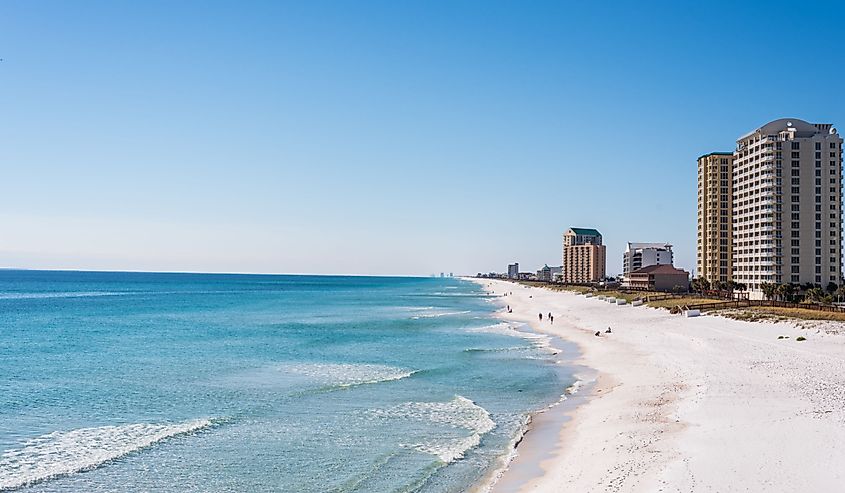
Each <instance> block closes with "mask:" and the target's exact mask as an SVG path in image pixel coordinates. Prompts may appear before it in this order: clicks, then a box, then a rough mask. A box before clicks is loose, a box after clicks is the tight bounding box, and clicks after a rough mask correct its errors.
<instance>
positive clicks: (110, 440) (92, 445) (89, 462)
mask: <svg viewBox="0 0 845 493" xmlns="http://www.w3.org/2000/svg"><path fill="white" fill-rule="evenodd" d="M211 425H212V422H211V421H210V420H208V419H197V420H193V421H187V422H184V423H177V424H147V423H139V424H131V425H122V426H101V427H98V428H79V429H76V430H71V431H55V432H53V433H48V434H46V435H42V436H40V437H37V438H33V439H31V440H28V441H26V442H24V443H23V446H22V447H21V448H18V449H12V450H6V451H5V452H3V454H2V455H0V490H9V489H14V488H20V487H22V486H27V485H31V484H34V483H37V482H40V481H44V480H48V479H53V478H57V477H60V476H65V475H68V474H73V473H76V472H81V471H87V470H91V469H95V468H97V467H98V466H100V465H101V464H103V463H106V462H108V461H111V460H114V459H117V458H119V457H123V456H124V455H127V454H130V453H132V452H135V451H138V450H141V449H143V448H146V447H149V446H151V445H153V444H155V443H157V442H160V441H162V440H165V439H167V438H171V437H175V436H177V435H183V434H187V433H192V432H195V431H198V430H202V429H203V428H208V427H209V426H211Z"/></svg>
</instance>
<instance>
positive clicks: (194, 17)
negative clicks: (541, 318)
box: [0, 0, 845, 275]
mask: <svg viewBox="0 0 845 493" xmlns="http://www.w3.org/2000/svg"><path fill="white" fill-rule="evenodd" d="M843 20H845V4H844V3H842V2H835V1H830V2H798V3H796V2H789V1H779V0H775V1H767V2H736V3H734V2H719V1H712V2H675V1H673V2H628V3H623V2H564V1H558V2H541V1H537V2H512V1H505V2H494V1H472V2H464V1H449V2H446V1H443V2H422V1H409V2H395V1H379V2H370V1H360V2H351V1H337V2H327V1H320V0H317V1H313V2H312V1H308V2H289V3H288V2H278V1H268V2H260V1H252V2H234V1H232V2H213V1H211V2H209V1H204V2H191V1H180V2H155V1H145V2H130V1H103V2H89V1H78V2H65V1H56V2H48V1H4V2H2V3H0V58H2V61H0V267H10V268H39V269H85V270H140V271H191V272H255V273H315V274H364V275H370V274H372V275H428V274H431V273H440V272H454V273H455V274H459V273H460V274H474V273H476V272H487V271H504V270H506V267H507V264H508V263H510V262H514V261H518V262H519V263H520V265H521V267H522V270H534V269H538V268H540V267H542V266H543V264H549V265H560V262H561V241H562V234H563V232H564V231H565V230H566V229H567V228H569V227H572V226H576V227H594V228H597V229H598V230H599V231H601V233H602V234H603V236H604V242H605V244H606V245H607V248H608V254H607V255H608V273H609V274H615V273H618V272H621V265H622V252H623V251H624V247H625V242H627V241H635V242H670V243H672V244H673V245H674V247H675V260H676V262H675V263H676V265H678V266H681V267H683V268H686V269H687V270H693V269H694V267H695V241H696V238H695V231H696V230H695V228H696V158H697V157H698V156H700V155H702V154H705V153H708V152H712V151H731V150H733V148H734V146H735V141H736V139H737V138H738V137H739V136H740V135H742V134H744V133H746V132H749V131H752V130H754V129H756V128H759V127H760V126H762V125H763V124H765V123H766V122H768V121H771V120H774V119H777V118H782V117H789V118H800V119H804V120H808V121H811V122H824V123H833V124H834V125H838V126H839V127H840V128H845V98H843V88H845V85H843V82H842V81H843V79H845V64H843V63H842V62H843V60H845V57H843V39H842V36H841V33H842V27H841V26H842V22H843Z"/></svg>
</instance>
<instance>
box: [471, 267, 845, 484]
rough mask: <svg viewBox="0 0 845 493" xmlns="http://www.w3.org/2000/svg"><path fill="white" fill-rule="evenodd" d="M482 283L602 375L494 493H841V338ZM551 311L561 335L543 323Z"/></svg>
mask: <svg viewBox="0 0 845 493" xmlns="http://www.w3.org/2000/svg"><path fill="white" fill-rule="evenodd" d="M471 280H472V281H474V282H476V283H479V284H481V286H482V288H483V289H485V290H487V291H488V292H493V293H502V292H504V291H508V292H513V295H511V296H508V297H507V298H503V301H504V302H505V303H507V304H509V305H510V306H511V308H512V310H513V313H509V314H506V315H507V319H508V320H515V321H517V322H525V323H528V325H529V326H530V327H531V329H532V330H533V331H537V332H539V333H543V334H547V335H551V336H554V337H560V338H562V339H564V340H565V341H568V342H571V343H573V344H575V345H576V346H578V348H579V349H580V353H581V354H580V357H579V359H577V360H576V361H574V363H575V364H577V365H581V366H583V367H587V368H594V369H595V370H596V379H595V383H594V384H593V386H592V388H583V389H582V390H581V392H582V393H581V394H580V395H579V399H582V401H581V402H580V403H579V404H578V405H575V406H573V407H572V408H571V409H568V410H567V414H568V415H569V417H568V419H565V420H562V421H560V422H558V423H556V424H555V426H551V425H550V423H547V422H546V421H551V420H550V419H548V418H547V416H551V415H556V414H558V413H557V412H552V413H538V415H537V416H535V418H534V420H533V421H532V424H531V426H530V430H529V431H528V432H527V433H526V434H525V435H524V437H523V439H522V441H521V443H520V444H519V446H518V447H517V449H516V452H515V457H514V458H513V460H511V461H510V463H509V464H508V465H507V467H506V468H505V469H504V471H503V473H502V474H501V476H500V478H499V480H498V481H497V482H496V483H494V484H493V486H492V488H491V489H490V491H492V492H493V493H510V492H519V493H521V492H540V493H546V492H548V493H551V492H561V491H573V492H575V491H577V492H583V491H606V490H608V491H620V492H622V491H658V490H662V491H679V492H680V491H683V492H687V491H763V490H765V491H835V490H836V488H838V485H841V483H842V481H843V480H845V472H838V471H840V470H841V464H842V462H843V461H845V445H841V444H843V443H845V390H842V389H845V337H844V336H843V331H839V333H828V332H827V331H824V330H815V331H814V329H804V328H800V327H796V326H791V325H786V324H783V323H780V324H777V323H770V322H743V321H736V320H729V319H726V318H722V317H717V316H702V317H698V318H694V319H687V318H683V317H682V316H680V315H671V314H669V312H668V311H666V310H657V309H654V308H648V307H631V306H616V305H610V304H609V303H603V302H601V301H598V300H595V299H587V298H584V297H582V296H578V295H576V294H573V293H567V292H555V291H551V290H546V289H542V288H539V287H528V286H523V285H520V284H514V283H509V282H507V281H501V280H489V279H483V280H482V279H471ZM550 311H551V312H552V313H553V314H554V315H555V323H554V325H551V324H548V323H546V322H545V320H544V322H543V323H538V320H537V313H538V312H542V313H547V312H550ZM544 318H545V317H544ZM608 326H611V327H612V328H613V332H612V333H611V334H604V333H603V330H604V329H605V328H606V327H608ZM595 331H600V332H602V333H601V336H600V337H595V336H594V335H593V333H594V332H595ZM798 336H805V337H806V341H804V342H798V340H797V337H798ZM778 337H782V339H778ZM738 402H742V403H743V404H744V405H743V406H737V403H738ZM557 409H559V410H560V411H563V410H564V409H565V406H562V405H559V406H557ZM541 426H542V428H541ZM544 440H545V441H546V442H547V443H548V442H552V443H553V447H552V449H553V450H552V453H551V454H546V453H544V446H545V445H544V443H543V441H544ZM532 471H533V473H532ZM534 473H536V474H534Z"/></svg>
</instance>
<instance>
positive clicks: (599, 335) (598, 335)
mask: <svg viewBox="0 0 845 493" xmlns="http://www.w3.org/2000/svg"><path fill="white" fill-rule="evenodd" d="M593 335H594V336H596V337H601V331H600V330H597V331H596V333H595V334H593Z"/></svg>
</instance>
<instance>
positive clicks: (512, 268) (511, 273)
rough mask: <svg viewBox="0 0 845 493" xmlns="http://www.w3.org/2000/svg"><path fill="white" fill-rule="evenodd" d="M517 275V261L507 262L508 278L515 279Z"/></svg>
mask: <svg viewBox="0 0 845 493" xmlns="http://www.w3.org/2000/svg"><path fill="white" fill-rule="evenodd" d="M517 277H519V262H514V263H512V264H508V279H516V278H517Z"/></svg>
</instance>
